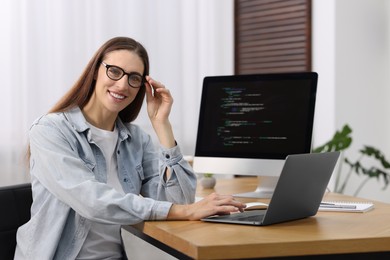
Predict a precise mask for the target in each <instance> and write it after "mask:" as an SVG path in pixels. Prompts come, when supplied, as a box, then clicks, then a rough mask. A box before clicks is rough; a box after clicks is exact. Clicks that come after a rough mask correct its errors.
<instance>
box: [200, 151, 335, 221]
mask: <svg viewBox="0 0 390 260" xmlns="http://www.w3.org/2000/svg"><path fill="white" fill-rule="evenodd" d="M339 156H340V152H328V153H308V154H296V155H289V156H288V157H287V158H286V162H285V164H284V166H283V169H282V172H281V174H280V177H279V180H278V183H277V185H276V188H275V191H274V194H273V196H272V198H271V201H270V203H269V205H268V208H267V209H265V210H252V211H245V212H243V213H234V214H230V215H221V216H219V215H216V216H211V217H207V218H203V219H202V220H203V221H208V222H220V223H221V222H222V223H232V224H246V225H258V226H265V225H271V224H276V223H280V222H286V221H291V220H296V219H302V218H306V217H310V216H314V215H315V214H317V211H318V208H319V206H320V203H321V200H322V198H323V196H324V193H325V191H326V187H327V185H328V183H329V180H330V177H331V176H332V173H333V170H334V168H335V166H336V164H337V161H338V158H339Z"/></svg>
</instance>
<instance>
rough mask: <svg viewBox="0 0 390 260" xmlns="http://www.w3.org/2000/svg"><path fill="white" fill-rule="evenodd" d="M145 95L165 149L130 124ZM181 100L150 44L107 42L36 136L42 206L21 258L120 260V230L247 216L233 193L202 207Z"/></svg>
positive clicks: (23, 235) (33, 165)
mask: <svg viewBox="0 0 390 260" xmlns="http://www.w3.org/2000/svg"><path fill="white" fill-rule="evenodd" d="M145 95H146V103H147V112H148V116H149V118H150V121H151V123H152V126H153V128H154V130H155V132H156V134H157V137H158V140H159V142H160V150H159V152H156V151H155V148H154V146H153V144H152V141H151V138H150V137H149V136H148V135H147V134H145V133H144V132H143V131H142V130H141V129H140V128H139V127H137V126H136V125H133V124H132V123H131V122H132V121H133V120H134V119H135V118H136V117H137V115H138V113H139V111H140V109H141V106H142V103H143V99H144V97H145ZM172 103H173V98H172V96H171V94H170V92H169V90H168V89H166V88H165V87H164V85H163V84H161V83H160V82H158V81H155V80H154V79H153V78H151V77H150V76H149V61H148V55H147V52H146V50H145V49H144V47H143V46H142V45H141V44H139V43H138V42H136V41H134V40H133V39H130V38H125V37H117V38H113V39H111V40H109V41H108V42H106V43H105V44H104V45H103V46H102V47H101V48H100V49H99V50H98V51H97V52H96V54H95V55H94V56H93V57H92V59H91V60H90V62H89V63H88V65H87V67H86V69H85V70H84V72H83V74H82V75H81V77H80V78H79V80H78V81H77V82H76V84H75V85H74V86H73V87H72V88H71V89H70V91H69V92H68V93H67V94H66V95H65V96H64V97H63V98H62V99H61V100H60V101H59V102H58V103H57V104H56V105H55V107H54V108H53V109H52V110H51V111H50V112H49V113H48V114H47V115H45V116H42V117H41V118H39V119H37V120H36V121H35V122H34V123H33V125H32V127H31V129H30V133H29V137H30V173H31V183H32V190H33V204H32V207H31V219H30V221H29V222H28V223H26V224H25V225H23V226H22V227H20V228H19V230H18V233H17V248H16V252H15V258H16V259H38V258H39V259H121V258H123V257H125V254H124V253H123V246H122V243H121V237H120V226H121V225H131V224H135V223H138V222H141V221H143V220H165V219H166V220H173V219H175V220H186V219H187V220H196V219H200V218H202V217H206V216H209V215H213V214H229V213H230V212H236V211H240V210H242V208H243V207H244V205H243V204H242V203H240V202H238V201H235V200H234V199H233V198H232V196H228V195H218V194H212V195H210V196H208V197H206V198H205V199H203V200H202V201H199V202H197V203H194V196H195V188H196V176H195V175H194V173H193V171H192V169H191V167H190V166H189V165H188V163H187V162H186V161H185V160H184V159H183V155H182V154H181V152H180V149H179V147H178V146H177V144H176V142H175V139H174V135H173V131H172V128H171V124H170V122H169V119H168V116H169V113H170V110H171V107H172ZM140 195H141V196H140ZM190 203H192V204H190Z"/></svg>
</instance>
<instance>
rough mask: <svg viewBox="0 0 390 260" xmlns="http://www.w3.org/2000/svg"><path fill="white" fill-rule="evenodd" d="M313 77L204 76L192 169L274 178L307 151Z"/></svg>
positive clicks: (271, 75) (313, 93) (314, 83)
mask: <svg viewBox="0 0 390 260" xmlns="http://www.w3.org/2000/svg"><path fill="white" fill-rule="evenodd" d="M316 88H317V73H315V72H304V73H277V74H257V75H234V76H213V77H205V78H204V81H203V90H202V98H201V105H200V114H199V123H198V134H197V141H196V149H195V158H194V169H195V171H196V172H200V173H205V172H207V173H216V174H218V173H221V174H235V175H256V176H276V177H277V176H278V175H279V174H280V171H281V168H282V167H283V163H284V160H285V158H286V157H287V155H289V154H298V153H308V152H310V149H311V141H312V130H313V119H314V107H315V98H316Z"/></svg>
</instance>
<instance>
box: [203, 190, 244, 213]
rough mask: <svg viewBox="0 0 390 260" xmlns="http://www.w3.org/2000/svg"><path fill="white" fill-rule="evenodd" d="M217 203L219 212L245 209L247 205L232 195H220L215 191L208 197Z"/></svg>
mask: <svg viewBox="0 0 390 260" xmlns="http://www.w3.org/2000/svg"><path fill="white" fill-rule="evenodd" d="M208 198H209V199H210V200H211V201H212V202H213V203H214V205H215V207H216V210H217V211H218V212H219V213H221V212H222V213H228V212H237V211H243V210H244V208H245V207H246V205H245V204H244V203H242V202H240V201H238V200H236V199H235V198H234V197H233V196H232V195H220V194H216V193H213V194H211V195H209V197H208Z"/></svg>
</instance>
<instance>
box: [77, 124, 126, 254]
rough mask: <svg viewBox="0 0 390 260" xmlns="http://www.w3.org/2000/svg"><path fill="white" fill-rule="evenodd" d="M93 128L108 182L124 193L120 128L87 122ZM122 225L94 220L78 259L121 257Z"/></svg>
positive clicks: (93, 138) (94, 139)
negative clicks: (119, 160) (118, 154)
mask: <svg viewBox="0 0 390 260" xmlns="http://www.w3.org/2000/svg"><path fill="white" fill-rule="evenodd" d="M87 124H88V125H89V126H90V128H91V133H92V140H93V141H94V142H95V143H96V144H97V145H98V146H99V148H100V149H101V150H102V152H103V155H104V158H105V159H106V166H107V184H108V185H109V186H111V187H113V188H114V189H116V190H117V191H119V192H120V193H122V194H124V192H123V188H122V186H121V184H120V182H119V179H118V164H117V160H116V155H115V148H116V144H117V141H118V130H117V128H116V127H115V129H114V131H106V130H102V129H100V128H97V127H95V126H93V125H91V124H89V123H87ZM120 228H121V226H120V225H110V224H102V223H98V222H93V223H92V226H91V229H90V231H89V233H88V235H87V238H86V240H85V242H84V245H83V247H82V248H81V251H80V252H79V255H78V256H77V259H121V257H122V243H121V237H120Z"/></svg>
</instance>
